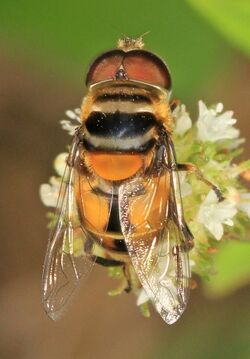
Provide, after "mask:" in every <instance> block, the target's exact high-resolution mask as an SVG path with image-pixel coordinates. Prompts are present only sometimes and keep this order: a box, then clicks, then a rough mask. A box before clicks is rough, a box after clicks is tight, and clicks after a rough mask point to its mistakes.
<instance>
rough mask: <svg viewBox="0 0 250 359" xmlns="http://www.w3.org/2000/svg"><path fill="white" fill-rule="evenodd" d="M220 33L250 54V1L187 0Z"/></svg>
mask: <svg viewBox="0 0 250 359" xmlns="http://www.w3.org/2000/svg"><path fill="white" fill-rule="evenodd" d="M187 1H188V2H189V3H190V4H191V5H192V6H193V7H194V8H195V9H196V10H197V11H198V12H200V14H202V15H203V16H204V17H205V18H206V19H207V20H208V21H209V22H210V23H211V24H212V25H213V26H214V27H215V28H216V29H217V30H218V31H220V33H221V34H222V35H223V36H225V37H226V38H227V40H229V41H230V43H232V44H234V45H235V46H237V47H238V48H239V49H241V50H242V51H244V52H245V53H246V54H247V55H250V41H249V38H250V26H249V24H250V2H249V1H247V0H238V1H235V0H220V1H217V0H187Z"/></svg>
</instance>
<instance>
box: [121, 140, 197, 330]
mask: <svg viewBox="0 0 250 359" xmlns="http://www.w3.org/2000/svg"><path fill="white" fill-rule="evenodd" d="M174 163H175V158H174V154H173V152H172V147H171V146H170V145H169V143H165V144H164V146H163V147H162V148H160V149H159V151H158V153H157V155H156V158H155V161H154V165H153V166H152V169H151V171H150V173H149V174H148V175H147V178H146V179H145V178H144V179H143V178H142V177H141V178H135V179H133V180H132V181H130V182H127V183H125V184H124V185H123V186H121V188H120V192H119V197H120V198H119V201H120V218H121V223H122V230H123V234H124V237H125V241H126V244H127V248H128V252H129V254H130V257H131V261H132V264H133V266H134V268H135V270H136V273H137V275H138V277H139V279H140V281H141V284H142V286H143V288H144V289H145V291H146V293H147V295H148V297H149V298H150V300H151V301H152V303H153V304H154V306H155V308H156V310H157V311H158V312H159V314H160V315H161V316H162V318H163V319H164V320H165V321H166V322H167V323H168V324H172V323H174V322H175V321H176V320H177V319H178V318H179V317H180V316H181V314H182V313H183V311H184V310H185V307H186V304H187V300H188V292H189V278H190V270H189V260H188V250H187V248H188V243H189V241H190V240H191V238H192V237H191V234H190V232H189V231H188V228H187V226H186V225H185V222H184V219H183V214H182V205H181V196H180V187H179V182H178V173H177V172H176V171H175V170H172V168H174V166H173V164H174Z"/></svg>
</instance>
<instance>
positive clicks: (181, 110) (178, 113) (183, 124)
mask: <svg viewBox="0 0 250 359" xmlns="http://www.w3.org/2000/svg"><path fill="white" fill-rule="evenodd" d="M173 117H174V119H175V121H176V125H175V129H174V132H175V133H176V134H177V135H181V136H182V135H184V133H185V132H187V131H188V130H189V129H190V128H191V127H192V121H191V118H190V116H189V113H188V112H187V111H186V106H185V105H183V104H182V105H178V106H177V107H176V108H175V109H174V111H173Z"/></svg>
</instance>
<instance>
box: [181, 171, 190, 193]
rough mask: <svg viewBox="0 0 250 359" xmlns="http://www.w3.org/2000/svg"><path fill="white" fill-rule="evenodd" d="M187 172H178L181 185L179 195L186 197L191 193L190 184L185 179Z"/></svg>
mask: <svg viewBox="0 0 250 359" xmlns="http://www.w3.org/2000/svg"><path fill="white" fill-rule="evenodd" d="M186 177H187V174H186V173H185V172H179V180H180V187H181V196H182V197H186V196H189V195H190V194H191V193H192V186H191V185H190V184H189V183H188V181H187V178H186Z"/></svg>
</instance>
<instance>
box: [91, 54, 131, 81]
mask: <svg viewBox="0 0 250 359" xmlns="http://www.w3.org/2000/svg"><path fill="white" fill-rule="evenodd" d="M123 57H124V52H123V51H121V50H112V51H109V52H105V53H104V54H102V55H101V56H99V57H98V58H97V59H96V60H95V61H94V62H93V64H92V65H91V67H90V69H89V71H88V74H87V78H86V84H87V85H91V84H93V83H97V82H100V81H105V80H112V79H114V78H115V76H116V73H117V71H118V69H119V67H120V66H121V64H122V60H123Z"/></svg>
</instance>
